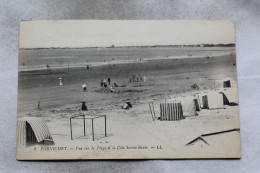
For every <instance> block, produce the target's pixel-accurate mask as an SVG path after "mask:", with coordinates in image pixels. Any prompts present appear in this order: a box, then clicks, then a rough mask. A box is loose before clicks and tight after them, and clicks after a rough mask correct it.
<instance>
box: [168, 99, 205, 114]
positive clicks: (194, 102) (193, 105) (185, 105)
mask: <svg viewBox="0 0 260 173" xmlns="http://www.w3.org/2000/svg"><path fill="white" fill-rule="evenodd" d="M170 101H177V102H180V103H181V105H182V111H183V115H184V116H196V115H198V114H197V111H200V107H199V103H198V99H196V97H194V96H187V97H181V98H177V99H170Z"/></svg>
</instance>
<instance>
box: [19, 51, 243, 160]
mask: <svg viewBox="0 0 260 173" xmlns="http://www.w3.org/2000/svg"><path fill="white" fill-rule="evenodd" d="M193 52H196V53H194V54H193ZM190 54H191V55H189V56H188V55H178V56H173V55H167V56H154V57H150V58H149V57H144V58H143V60H142V61H141V63H140V61H138V60H139V59H140V56H139V55H138V56H136V57H138V58H135V59H133V60H125V59H122V60H120V58H118V59H117V60H114V62H113V63H111V64H108V63H107V62H105V63H102V62H99V63H98V62H92V67H91V69H86V68H85V62H83V64H84V65H82V64H80V63H74V66H73V65H72V66H71V68H70V69H69V70H68V69H67V68H53V69H52V71H51V73H47V72H46V69H42V68H40V69H38V70H33V71H31V70H30V71H28V70H21V71H20V72H19V96H18V117H21V116H34V117H42V118H44V119H45V121H46V122H47V125H48V127H49V129H50V132H51V134H52V137H53V139H54V142H55V146H70V147H74V148H76V147H77V146H89V147H91V146H93V145H95V146H97V145H100V146H102V147H109V146H111V147H112V146H116V147H118V146H126V145H128V144H129V142H128V141H131V146H140V147H145V146H147V147H148V148H149V149H147V150H141V151H140V153H139V155H138V156H137V155H136V153H135V152H133V153H132V155H131V154H130V155H129V153H128V154H126V155H125V152H126V151H125V150H122V151H118V152H117V153H116V154H115V155H116V156H115V157H117V156H119V155H120V158H136V159H138V158H142V156H145V155H146V154H147V152H149V151H151V150H153V147H155V148H156V147H159V146H160V147H162V148H164V149H163V150H160V152H159V151H158V150H155V151H154V155H156V156H157V157H158V156H159V157H161V158H171V157H172V153H174V157H175V158H186V157H189V158H192V157H198V156H199V157H202V158H203V157H205V158H206V157H207V156H208V153H209V152H213V151H214V152H215V153H218V154H215V155H216V156H217V158H218V157H223V156H224V155H225V153H226V150H231V149H232V148H237V147H240V145H239V143H232V140H238V141H239V133H235V134H234V135H231V137H230V138H229V139H230V140H231V141H221V140H218V141H214V140H213V143H212V145H211V148H209V147H208V146H207V145H204V144H201V145H199V146H197V147H190V146H186V144H187V143H188V142H190V141H191V140H193V139H195V138H196V137H198V136H200V135H201V134H205V133H212V132H217V131H223V130H229V129H233V128H239V119H238V106H225V108H224V109H217V110H205V109H203V110H201V111H199V112H198V115H197V116H193V117H186V118H185V119H184V120H181V121H159V120H155V121H154V120H153V119H152V116H151V113H150V110H149V106H148V103H150V102H153V103H154V105H155V113H156V115H158V116H159V114H160V111H159V104H160V103H162V102H165V101H166V102H167V101H168V100H170V99H172V98H176V99H178V98H181V97H186V96H190V95H193V94H195V93H197V94H201V93H204V92H208V91H218V89H220V88H223V80H224V79H226V78H231V79H233V80H234V81H235V82H236V81H237V79H236V66H235V64H236V60H235V54H234V49H230V50H229V51H227V50H226V52H224V53H223V52H221V51H220V52H217V53H215V54H211V55H210V56H209V55H208V54H207V53H205V52H203V50H201V51H200V52H199V54H198V51H197V50H190ZM177 57H179V58H177ZM135 61H137V62H138V63H135ZM94 64H99V65H94ZM112 64H115V66H113V65H112ZM79 66H80V67H79ZM132 74H135V75H139V76H146V77H147V80H146V82H144V81H140V82H129V78H130V77H131V76H132ZM60 77H61V78H62V79H63V83H64V85H63V86H59V81H58V78H60ZM107 78H111V85H112V84H113V83H117V84H118V85H119V86H118V87H114V92H104V90H103V89H102V88H101V87H100V80H101V79H107ZM82 84H86V85H87V92H83V91H82V88H81V86H82ZM193 84H197V85H198V86H199V89H198V90H194V89H192V88H191V85H193ZM234 88H236V86H234ZM82 101H85V102H86V105H87V107H88V109H89V110H88V111H85V112H82V111H80V107H81V102H82ZM125 101H130V102H131V104H132V106H133V108H131V109H129V110H124V109H122V108H121V106H122V105H123V103H124V102H125ZM38 102H40V109H38V108H37V106H38ZM81 113H84V114H85V115H86V116H93V115H106V117H107V137H104V120H103V119H102V118H100V119H97V120H95V122H94V123H95V141H93V140H92V135H91V124H90V123H91V122H86V123H87V124H86V127H87V128H86V136H85V137H82V134H83V126H82V120H73V130H74V131H73V133H74V134H73V135H74V140H71V139H70V138H71V133H70V124H69V118H70V117H71V116H73V115H78V114H81ZM75 141H76V142H75ZM220 145H224V146H222V147H219V146H220ZM32 147H34V146H32ZM212 147H213V148H212ZM28 148H30V147H28ZM28 150H30V149H28ZM118 150H120V147H119V149H118ZM183 150H186V151H191V152H185V153H183ZM157 151H158V152H157ZM169 151H170V152H169ZM236 153H237V150H234V151H233V152H232V151H230V156H231V157H232V156H235V155H236ZM50 154H51V153H50ZM113 156H114V155H113V153H110V154H109V156H108V157H107V158H113ZM56 157H64V155H62V154H61V155H60V156H56ZM81 157H83V156H82V153H80V151H79V152H78V154H77V155H74V156H73V158H81ZM88 158H106V157H105V156H104V154H102V155H101V154H100V155H97V153H95V152H93V153H91V152H90V153H89V157H88Z"/></svg>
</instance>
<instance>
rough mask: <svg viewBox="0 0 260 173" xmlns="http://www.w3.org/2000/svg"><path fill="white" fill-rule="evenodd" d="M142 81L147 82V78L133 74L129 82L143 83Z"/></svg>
mask: <svg viewBox="0 0 260 173" xmlns="http://www.w3.org/2000/svg"><path fill="white" fill-rule="evenodd" d="M141 81H143V82H146V76H141V75H138V74H137V75H135V74H132V76H130V77H129V82H141Z"/></svg>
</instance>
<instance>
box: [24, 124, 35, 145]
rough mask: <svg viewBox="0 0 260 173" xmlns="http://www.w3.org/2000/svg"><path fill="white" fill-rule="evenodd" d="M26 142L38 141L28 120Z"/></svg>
mask: <svg viewBox="0 0 260 173" xmlns="http://www.w3.org/2000/svg"><path fill="white" fill-rule="evenodd" d="M26 143H27V144H31V143H37V139H36V136H35V134H34V132H33V129H32V127H31V125H30V124H29V123H28V122H26Z"/></svg>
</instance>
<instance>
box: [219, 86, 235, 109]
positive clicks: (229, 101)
mask: <svg viewBox="0 0 260 173" xmlns="http://www.w3.org/2000/svg"><path fill="white" fill-rule="evenodd" d="M220 93H221V94H222V95H223V102H224V105H237V104H238V89H237V88H225V89H223V90H220Z"/></svg>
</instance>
